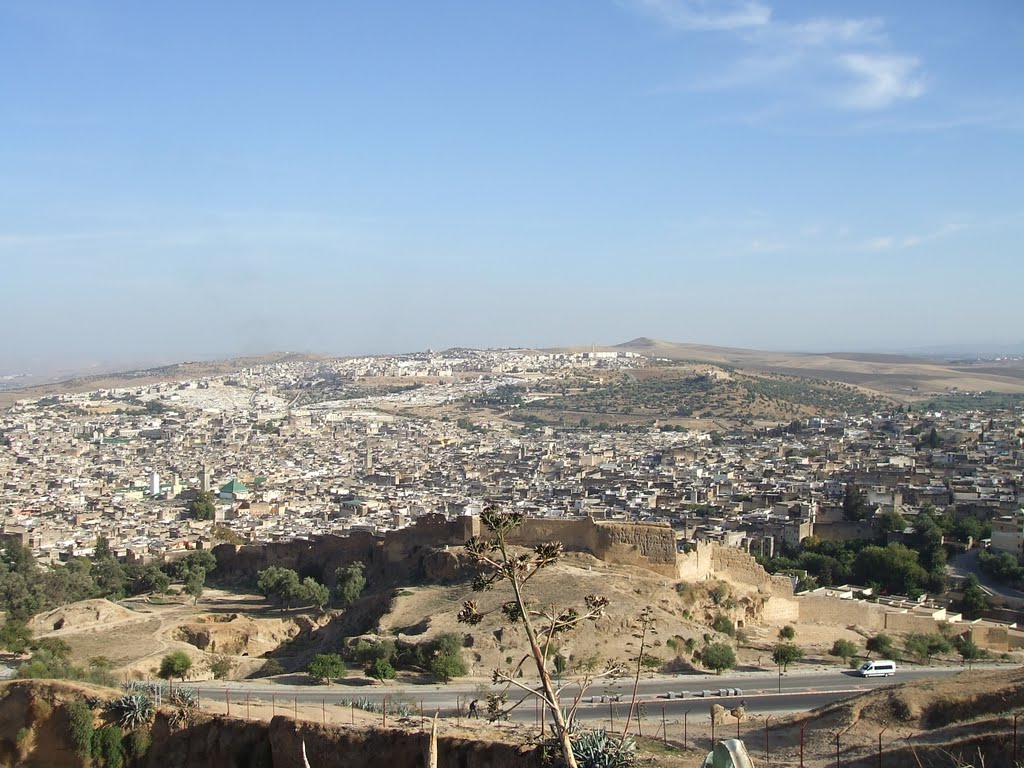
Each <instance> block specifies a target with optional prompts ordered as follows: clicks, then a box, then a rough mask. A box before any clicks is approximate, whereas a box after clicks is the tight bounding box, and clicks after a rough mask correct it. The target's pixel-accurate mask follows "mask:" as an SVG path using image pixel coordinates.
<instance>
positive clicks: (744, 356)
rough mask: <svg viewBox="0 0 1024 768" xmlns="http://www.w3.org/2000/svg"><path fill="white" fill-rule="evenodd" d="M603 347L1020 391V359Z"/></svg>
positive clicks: (880, 384)
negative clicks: (963, 359)
mask: <svg viewBox="0 0 1024 768" xmlns="http://www.w3.org/2000/svg"><path fill="white" fill-rule="evenodd" d="M602 349H609V350H621V351H627V352H635V353H637V354H641V355H648V356H651V357H662V358H667V359H670V360H685V361H692V362H703V363H712V364H715V365H725V366H730V367H733V368H737V369H741V370H748V371H756V372H766V373H782V374H786V375H789V376H801V377H806V378H821V379H827V380H830V381H839V382H844V383H847V384H854V385H856V386H859V387H864V388H866V389H870V390H874V391H877V392H881V393H885V394H891V395H897V396H920V395H922V394H924V393H933V394H934V393H943V392H948V391H951V390H953V389H959V390H967V391H976V392H977V391H992V392H1024V361H1019V360H1017V361H1013V360H1008V361H999V362H995V361H979V362H948V361H945V360H940V359H935V358H928V357H914V356H910V355H892V354H880V353H866V352H826V353H809V352H768V351H763V350H755V349H739V348H734V347H715V346H709V345H705V344H688V343H676V342H670V341H662V340H659V339H651V338H646V337H640V338H637V339H633V340H631V341H627V342H625V343H624V344H617V345H614V346H610V347H602Z"/></svg>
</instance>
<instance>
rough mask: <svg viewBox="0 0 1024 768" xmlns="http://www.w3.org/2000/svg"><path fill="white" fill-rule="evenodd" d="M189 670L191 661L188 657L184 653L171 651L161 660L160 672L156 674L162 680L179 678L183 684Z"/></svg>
mask: <svg viewBox="0 0 1024 768" xmlns="http://www.w3.org/2000/svg"><path fill="white" fill-rule="evenodd" d="M190 669H192V659H191V658H190V657H189V655H188V654H187V653H185V652H184V651H173V652H171V653H169V654H167V655H166V656H164V657H163V659H161V661H160V671H159V672H158V673H157V674H158V675H159V676H160V677H162V678H163V679H164V680H170V679H171V678H172V677H180V678H181V681H182V682H184V681H185V676H186V675H187V674H188V672H189V670H190Z"/></svg>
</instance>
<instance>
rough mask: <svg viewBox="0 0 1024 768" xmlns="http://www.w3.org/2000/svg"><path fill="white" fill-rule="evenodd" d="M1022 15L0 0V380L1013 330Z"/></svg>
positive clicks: (951, 339)
mask: <svg viewBox="0 0 1024 768" xmlns="http://www.w3.org/2000/svg"><path fill="white" fill-rule="evenodd" d="M1022 32H1024V6H1021V5H1020V4H1019V3H1015V2H1010V1H1008V0H1007V1H1004V2H995V3H991V4H987V5H986V6H985V7H984V8H979V7H974V6H969V7H968V6H965V5H963V4H961V3H957V2H953V0H946V1H943V2H930V3H914V4H906V3H905V4H899V5H897V6H894V5H893V4H891V3H887V2H882V1H881V0H866V1H865V2H863V3H858V4H857V5H856V6H850V5H849V4H848V3H841V2H838V1H837V0H803V1H802V2H790V3H785V4H783V3H779V2H774V3H772V2H768V0H719V1H718V2H706V1H705V0H599V1H598V2H592V1H590V0H587V1H586V2H584V0H568V1H567V2H565V3H557V4H555V3H540V2H529V1H527V2H522V3H515V4H509V5H504V6H502V5H498V6H495V5H490V4H465V3H456V2H451V1H445V0H441V1H440V2H437V3H430V4H413V5H406V4H391V3H387V2H382V3H373V4H369V5H367V4H351V3H330V2H326V0H321V1H319V2H311V3H308V4H306V5H304V6H303V7H302V8H291V7H288V8H285V7H283V6H282V7H275V6H270V7H259V6H253V5H251V4H243V3H239V2H225V3H217V4H208V3H200V2H196V1H195V0H186V1H185V2H181V3H176V4H174V5H173V6H161V5H158V4H134V5H133V4H127V5H126V4H124V3H118V2H115V1H114V0H97V2H93V3H89V4H87V5H78V4H74V5H73V4H63V3H59V2H44V1H42V0H0V63H2V64H3V66H4V69H5V71H7V72H11V73H17V77H15V78H10V79H9V82H8V83H7V88H6V89H5V99H4V103H3V104H2V105H0V169H2V172H0V266H2V268H3V272H2V274H3V284H4V287H5V289H6V290H5V291H4V299H5V308H6V310H7V317H8V324H9V330H8V333H7V334H5V339H4V343H3V345H2V348H0V370H3V369H6V370H7V371H14V370H16V369H18V368H19V367H20V366H27V365H30V364H31V365H33V366H36V367H48V368H50V369H53V368H64V369H74V368H81V367H83V366H86V365H90V364H96V363H100V364H103V365H107V366H114V367H116V366H118V365H122V364H124V365H130V364H133V363H135V362H138V363H140V364H152V363H163V362H172V361H179V360H188V359H198V358H203V359H209V358H216V357H221V356H236V355H245V354H263V353H266V352H268V351H271V350H292V351H309V352H318V353H324V354H337V355H350V354H388V353H397V352H409V351H416V350H424V349H428V348H433V349H445V348H449V347H453V346H467V347H478V348H486V347H506V346H533V347H555V346H565V345H587V344H591V343H597V344H601V343H604V344H615V343H621V342H624V341H626V340H629V339H631V338H634V337H637V336H649V337H652V338H658V339H665V340H669V341H679V342H692V343H699V344H709V345H718V346H730V347H745V348H753V349H762V350H780V351H781V350H789V351H830V352H835V351H850V352H855V351H862V352H872V351H876V352H890V353H892V352H903V351H914V350H925V349H928V348H932V347H942V348H962V349H971V348H975V349H995V348H999V347H1006V348H1008V349H1011V350H1016V349H1020V348H1021V346H1022V344H1024V338H1022V334H1021V332H1020V327H1021V323H1020V320H1019V310H1018V309H1017V307H1016V302H1015V301H1014V300H1013V299H1014V295H1013V290H1012V289H1013V286H1017V285H1019V284H1021V282H1022V280H1024V259H1022V258H1020V254H1019V244H1020V242H1022V241H1024V237H1022V235H1024V192H1022V191H1021V188H1020V184H1019V179H1020V176H1021V171H1022V167H1021V166H1022V161H1021V152H1020V146H1021V134H1022V132H1024V106H1022V105H1024V98H1022V96H1024V81H1022V80H1021V78H1020V77H1019V74H1018V73H1019V72H1020V71H1024V49H1021V47H1020V46H1019V40H1020V39H1021V34H1022ZM1004 286H1005V287H1004Z"/></svg>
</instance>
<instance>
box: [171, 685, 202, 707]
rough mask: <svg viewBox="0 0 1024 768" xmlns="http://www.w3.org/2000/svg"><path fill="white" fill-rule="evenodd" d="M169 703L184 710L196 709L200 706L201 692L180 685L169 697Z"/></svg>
mask: <svg viewBox="0 0 1024 768" xmlns="http://www.w3.org/2000/svg"><path fill="white" fill-rule="evenodd" d="M167 701H168V703H170V704H173V705H175V706H176V707H181V708H182V709H195V708H196V707H198V706H199V692H198V691H197V690H196V689H195V688H192V687H190V686H185V685H179V686H178V687H177V688H175V689H174V690H173V691H172V692H171V693H169V694H168V695H167Z"/></svg>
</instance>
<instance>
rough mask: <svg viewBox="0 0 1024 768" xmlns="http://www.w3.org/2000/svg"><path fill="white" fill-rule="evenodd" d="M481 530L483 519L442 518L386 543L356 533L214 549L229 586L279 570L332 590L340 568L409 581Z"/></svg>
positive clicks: (392, 535)
mask: <svg viewBox="0 0 1024 768" xmlns="http://www.w3.org/2000/svg"><path fill="white" fill-rule="evenodd" d="M474 520H475V521H476V522H475V523H474ZM478 526H479V519H478V518H469V517H459V518H456V519H454V520H447V519H446V518H445V517H444V516H443V515H426V516H424V517H422V518H420V519H419V520H417V522H416V524H415V525H413V526H409V527H408V528H403V529H401V530H398V531H392V532H390V533H388V534H387V535H386V536H383V537H380V536H374V535H373V534H371V533H368V532H365V531H352V532H351V533H348V534H346V535H345V536H317V537H314V538H312V539H309V540H305V539H294V540H292V541H282V542H274V543H271V544H264V545H261V546H235V545H231V544H223V545H221V546H218V547H214V549H213V554H214V556H215V557H216V558H217V572H216V575H217V577H219V578H221V579H224V580H226V581H229V582H236V583H237V582H246V581H251V580H253V579H255V577H256V574H257V572H259V571H261V570H263V569H264V568H268V567H270V566H278V567H281V568H291V569H293V570H295V571H298V572H299V574H300V575H301V576H312V577H314V578H315V579H317V580H319V581H321V582H323V583H325V584H333V582H334V571H335V570H336V569H337V568H339V567H341V566H345V565H351V564H352V563H355V562H361V563H363V564H364V565H365V566H366V577H367V579H369V580H370V581H371V582H372V581H374V580H385V581H390V580H395V579H405V578H408V577H411V576H417V575H419V574H421V572H422V568H423V559H424V558H425V557H426V556H427V555H428V554H429V553H430V552H431V551H433V550H434V549H436V548H438V547H443V546H454V545H461V544H464V543H465V542H466V540H467V539H468V538H470V536H472V535H473V534H474V533H475V532H478Z"/></svg>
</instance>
